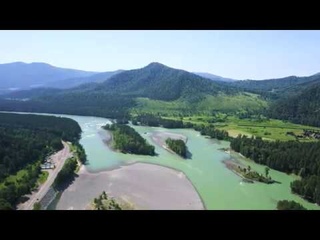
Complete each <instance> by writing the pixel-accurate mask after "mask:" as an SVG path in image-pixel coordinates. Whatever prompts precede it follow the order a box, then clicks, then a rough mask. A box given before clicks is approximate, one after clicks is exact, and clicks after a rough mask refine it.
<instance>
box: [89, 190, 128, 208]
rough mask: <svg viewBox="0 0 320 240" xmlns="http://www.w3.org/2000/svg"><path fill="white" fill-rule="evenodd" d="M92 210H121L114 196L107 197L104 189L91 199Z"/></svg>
mask: <svg viewBox="0 0 320 240" xmlns="http://www.w3.org/2000/svg"><path fill="white" fill-rule="evenodd" d="M93 209H94V210H122V207H121V206H120V204H119V203H117V202H116V200H115V199H114V198H111V197H109V196H108V195H107V194H106V192H105V191H103V192H102V194H101V195H100V196H99V197H97V198H95V199H94V200H93Z"/></svg>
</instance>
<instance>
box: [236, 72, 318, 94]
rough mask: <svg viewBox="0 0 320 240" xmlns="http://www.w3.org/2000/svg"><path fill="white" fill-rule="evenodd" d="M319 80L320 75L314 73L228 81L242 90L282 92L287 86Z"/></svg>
mask: <svg viewBox="0 0 320 240" xmlns="http://www.w3.org/2000/svg"><path fill="white" fill-rule="evenodd" d="M313 81H320V75H319V74H315V75H312V76H308V77H297V76H289V77H285V78H276V79H266V80H241V81H236V82H232V83H230V86H233V87H238V88H241V89H243V90H249V91H250V90H254V91H260V92H281V93H282V92H283V91H285V90H286V89H287V88H291V87H293V86H295V85H299V84H305V83H308V82H313Z"/></svg>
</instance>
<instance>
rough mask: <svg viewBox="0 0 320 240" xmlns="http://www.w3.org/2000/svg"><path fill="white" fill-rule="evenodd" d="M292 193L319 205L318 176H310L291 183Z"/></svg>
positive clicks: (319, 182)
mask: <svg viewBox="0 0 320 240" xmlns="http://www.w3.org/2000/svg"><path fill="white" fill-rule="evenodd" d="M291 189H292V191H293V192H294V193H296V194H298V195H300V196H303V197H304V198H306V199H307V200H309V201H310V202H314V203H317V204H319V205H320V175H319V174H318V175H317V176H315V175H312V176H308V177H306V178H303V179H302V180H301V181H299V180H296V181H294V182H292V183H291Z"/></svg>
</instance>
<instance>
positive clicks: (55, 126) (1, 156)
mask: <svg viewBox="0 0 320 240" xmlns="http://www.w3.org/2000/svg"><path fill="white" fill-rule="evenodd" d="M80 134H81V128H80V126H79V124H78V123H77V122H76V121H74V120H72V119H68V118H60V117H53V116H40V115H31V114H11V113H0V210H1V209H13V208H15V205H16V204H17V203H18V201H19V199H20V197H21V196H23V195H25V194H27V193H30V191H31V189H32V188H34V187H35V185H36V183H37V181H38V178H39V175H40V173H41V172H40V163H41V162H42V161H44V159H45V157H46V156H48V155H50V154H52V153H53V152H55V151H59V150H61V149H62V148H63V145H62V143H61V140H62V139H63V140H65V141H71V142H73V143H75V144H77V143H78V140H79V138H80Z"/></svg>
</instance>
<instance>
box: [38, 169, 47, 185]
mask: <svg viewBox="0 0 320 240" xmlns="http://www.w3.org/2000/svg"><path fill="white" fill-rule="evenodd" d="M48 176H49V173H48V172H47V171H42V172H41V173H40V175H39V180H38V182H39V184H43V183H45V182H46V181H47V178H48Z"/></svg>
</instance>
